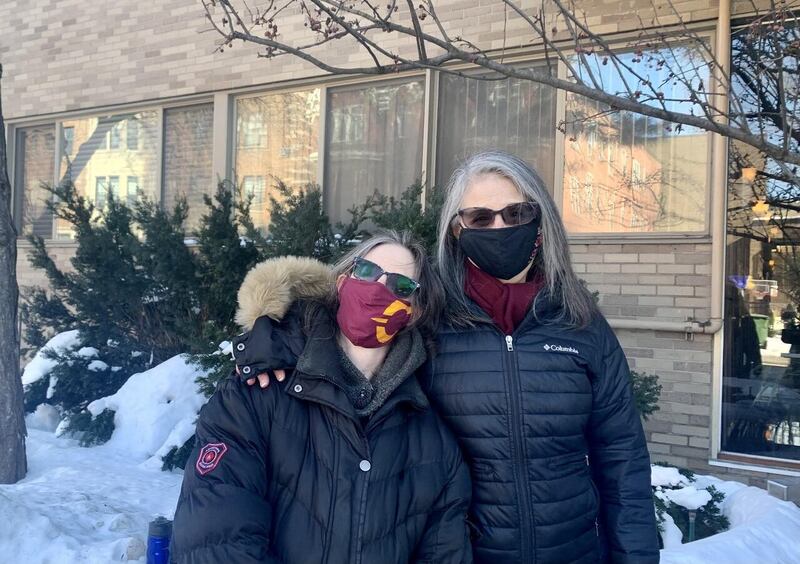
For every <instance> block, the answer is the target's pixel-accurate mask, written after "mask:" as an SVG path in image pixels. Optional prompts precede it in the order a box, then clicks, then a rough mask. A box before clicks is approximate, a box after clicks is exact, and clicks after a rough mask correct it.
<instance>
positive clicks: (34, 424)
mask: <svg viewBox="0 0 800 564" xmlns="http://www.w3.org/2000/svg"><path fill="white" fill-rule="evenodd" d="M60 422H61V412H59V411H58V408H57V407H55V406H52V405H50V404H48V403H40V404H39V405H37V406H36V411H34V412H33V413H29V414H28V415H26V416H25V427H26V428H27V429H38V430H40V431H50V432H51V433H53V432H55V430H56V429H57V428H58V424H59V423H60Z"/></svg>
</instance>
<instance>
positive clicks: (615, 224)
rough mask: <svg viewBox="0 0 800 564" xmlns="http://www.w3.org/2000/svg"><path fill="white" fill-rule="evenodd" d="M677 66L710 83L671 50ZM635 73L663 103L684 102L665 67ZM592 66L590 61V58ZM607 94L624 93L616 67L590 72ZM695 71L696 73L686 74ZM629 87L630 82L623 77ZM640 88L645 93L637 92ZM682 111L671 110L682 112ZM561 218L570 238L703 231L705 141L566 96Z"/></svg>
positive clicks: (684, 55)
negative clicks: (642, 75)
mask: <svg viewBox="0 0 800 564" xmlns="http://www.w3.org/2000/svg"><path fill="white" fill-rule="evenodd" d="M670 56H671V57H674V60H675V64H679V65H682V66H683V67H684V68H693V69H694V68H696V69H697V70H696V73H697V74H698V76H700V77H705V83H706V84H707V83H708V78H707V76H708V73H707V68H706V67H704V66H703V65H704V62H703V61H701V60H698V59H699V57H697V56H696V55H695V54H694V53H693V52H691V51H689V50H687V49H682V48H676V49H675V50H673V51H672V52H671V53H670ZM635 57H636V55H634V54H630V55H625V56H623V60H624V61H625V62H626V63H628V64H630V65H631V66H632V67H633V68H636V69H637V70H638V71H640V72H643V73H645V74H646V76H647V78H648V79H649V80H650V81H651V82H652V83H653V84H658V85H659V88H660V89H661V90H662V91H663V92H664V95H665V96H666V98H667V99H686V98H688V92H687V91H686V89H685V88H684V87H683V85H682V84H681V83H680V81H678V82H677V83H675V82H673V81H671V80H670V79H669V77H668V74H669V73H670V72H671V70H670V67H669V66H668V65H665V66H662V67H656V66H655V65H652V66H650V67H647V66H643V67H637V65H636V63H633V62H631V59H633V58H635ZM592 60H593V61H596V58H593V59H592ZM593 72H594V73H595V74H596V76H599V77H600V78H601V79H602V80H603V85H604V88H605V90H606V91H608V92H610V93H617V92H622V91H624V86H623V84H622V82H621V80H620V78H619V76H618V75H617V74H616V70H615V67H614V65H610V64H607V65H602V64H600V63H597V64H596V65H595V67H594V68H593ZM692 72H695V71H692ZM626 80H627V81H628V83H629V84H636V79H635V78H634V77H632V76H626ZM642 88H644V87H642ZM684 106H688V104H681V103H679V102H676V103H672V105H671V107H670V109H673V110H676V111H682V112H688V110H689V108H688V107H684ZM566 126H567V127H566V135H565V143H564V196H563V217H564V223H565V224H566V227H567V229H568V230H570V231H571V232H573V233H646V232H687V231H703V230H704V229H705V226H706V221H705V218H706V200H707V194H708V180H707V174H708V143H709V136H708V134H707V133H705V132H704V131H700V130H698V129H695V128H690V127H682V128H677V127H675V125H674V124H672V125H671V124H669V123H667V122H664V121H662V120H659V119H655V118H650V117H646V116H641V115H636V114H632V113H630V112H613V111H610V109H609V107H608V106H606V105H604V104H600V103H598V102H594V101H591V100H588V99H586V98H583V97H582V96H578V95H575V94H571V93H567V95H566Z"/></svg>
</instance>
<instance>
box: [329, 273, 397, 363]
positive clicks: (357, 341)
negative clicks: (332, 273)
mask: <svg viewBox="0 0 800 564" xmlns="http://www.w3.org/2000/svg"><path fill="white" fill-rule="evenodd" d="M411 311H412V308H411V304H410V303H409V302H407V301H405V300H401V299H400V298H398V297H397V296H395V295H394V294H393V293H392V292H390V291H389V289H388V288H387V287H386V286H384V285H383V284H381V283H380V282H367V281H365V280H357V279H355V278H351V277H347V278H345V279H344V282H342V286H341V287H340V288H339V311H338V312H337V314H336V322H337V323H338V324H339V329H341V330H342V333H344V334H345V336H346V337H347V338H348V339H349V340H350V342H351V343H353V344H354V345H356V346H358V347H365V348H368V349H376V348H378V347H382V346H384V345H386V344H388V343H389V341H391V340H392V338H394V336H395V335H396V334H397V332H398V331H400V330H401V329H403V328H404V327H405V326H406V325H408V323H409V321H411Z"/></svg>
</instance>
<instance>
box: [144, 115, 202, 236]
mask: <svg viewBox="0 0 800 564" xmlns="http://www.w3.org/2000/svg"><path fill="white" fill-rule="evenodd" d="M213 121H214V108H213V105H212V104H202V105H198V106H189V107H183V108H169V109H167V110H165V111H164V179H163V183H164V209H166V210H168V211H170V212H171V211H172V210H173V209H174V207H175V204H176V203H177V201H178V198H179V197H182V198H185V199H186V203H187V204H188V205H189V215H188V217H187V218H186V223H185V227H186V231H187V232H188V233H195V232H196V231H197V229H199V227H200V218H201V217H202V216H203V214H204V213H205V212H206V207H205V203H204V202H203V196H204V195H209V196H210V195H212V194H213V193H214V190H215V188H216V185H215V182H214V178H213V173H212V170H211V161H212V156H211V151H212V143H213V140H212V125H213ZM129 141H130V138H129Z"/></svg>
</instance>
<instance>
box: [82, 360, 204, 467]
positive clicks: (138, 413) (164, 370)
mask: <svg viewBox="0 0 800 564" xmlns="http://www.w3.org/2000/svg"><path fill="white" fill-rule="evenodd" d="M202 375H204V372H203V371H202V370H201V369H200V368H198V367H197V366H196V365H195V364H193V363H191V362H190V360H189V357H188V356H187V355H177V356H174V357H172V358H170V359H169V360H167V361H165V362H162V363H161V364H159V365H157V366H155V367H153V368H151V369H150V370H147V371H145V372H140V373H139V374H134V375H133V376H131V377H130V378H129V379H128V381H127V382H125V384H124V385H123V386H122V387H121V388H120V389H119V391H117V393H115V394H113V395H111V396H107V397H104V398H101V399H98V400H95V401H93V402H92V403H90V404H89V407H88V410H89V412H90V413H91V414H92V415H93V416H97V415H99V414H100V413H102V412H103V411H104V410H106V409H110V410H112V411H114V412H115V413H114V432H113V434H112V436H111V439H110V440H109V441H108V443H106V444H107V446H108V447H109V448H112V449H114V450H118V451H120V452H124V453H126V454H127V455H128V456H129V457H130V459H131V460H134V461H136V462H142V461H144V462H143V465H144V466H146V467H150V468H161V464H162V461H161V457H162V456H164V455H165V454H167V452H169V450H170V449H171V448H173V447H180V446H181V445H183V443H185V442H186V441H187V440H188V439H189V438H190V437H191V436H192V435H193V434H194V426H195V421H196V419H197V413H198V412H199V411H200V408H201V407H202V406H203V404H204V403H205V402H206V397H205V396H204V395H203V394H202V393H201V392H200V389H199V387H198V385H197V384H196V382H195V380H196V378H197V377H198V376H202Z"/></svg>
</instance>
